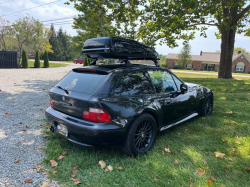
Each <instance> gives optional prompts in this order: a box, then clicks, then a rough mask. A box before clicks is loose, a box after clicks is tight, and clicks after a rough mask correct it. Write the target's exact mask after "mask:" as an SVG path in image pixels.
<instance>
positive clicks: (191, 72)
mask: <svg viewBox="0 0 250 187" xmlns="http://www.w3.org/2000/svg"><path fill="white" fill-rule="evenodd" d="M171 71H172V72H174V73H190V74H203V75H218V73H203V72H193V71H178V70H172V69H171ZM233 77H249V78H250V75H248V76H247V75H246V76H245V75H235V74H234V75H233Z"/></svg>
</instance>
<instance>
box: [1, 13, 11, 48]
mask: <svg viewBox="0 0 250 187" xmlns="http://www.w3.org/2000/svg"><path fill="white" fill-rule="evenodd" d="M10 27H11V26H10V25H9V22H8V21H6V20H4V19H3V18H2V17H0V50H1V49H3V50H4V51H6V50H7V44H6V40H7V37H8V36H9V33H10V32H9V31H10Z"/></svg>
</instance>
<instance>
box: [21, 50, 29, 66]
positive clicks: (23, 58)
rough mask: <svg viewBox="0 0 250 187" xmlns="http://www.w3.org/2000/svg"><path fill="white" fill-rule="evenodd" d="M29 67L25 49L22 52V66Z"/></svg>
mask: <svg viewBox="0 0 250 187" xmlns="http://www.w3.org/2000/svg"><path fill="white" fill-rule="evenodd" d="M27 67H28V59H27V55H26V52H25V50H23V52H22V68H27Z"/></svg>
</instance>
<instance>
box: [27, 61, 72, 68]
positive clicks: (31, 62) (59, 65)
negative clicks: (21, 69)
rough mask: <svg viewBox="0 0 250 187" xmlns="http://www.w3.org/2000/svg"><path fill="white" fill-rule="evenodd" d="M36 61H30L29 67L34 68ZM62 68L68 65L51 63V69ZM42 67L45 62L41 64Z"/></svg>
mask: <svg viewBox="0 0 250 187" xmlns="http://www.w3.org/2000/svg"><path fill="white" fill-rule="evenodd" d="M34 63H35V61H28V67H34ZM61 66H68V64H63V63H60V64H59V63H53V62H50V63H49V67H61ZM40 67H41V68H42V67H43V62H40Z"/></svg>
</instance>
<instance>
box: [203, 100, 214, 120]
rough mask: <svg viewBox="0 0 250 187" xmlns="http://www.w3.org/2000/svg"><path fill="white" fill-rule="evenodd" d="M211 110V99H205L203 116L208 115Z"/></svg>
mask: <svg viewBox="0 0 250 187" xmlns="http://www.w3.org/2000/svg"><path fill="white" fill-rule="evenodd" d="M212 109H213V103H212V99H211V98H210V97H208V98H207V100H206V103H205V107H204V110H205V115H206V116H207V115H210V114H211V112H212Z"/></svg>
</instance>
